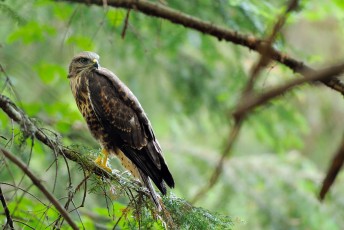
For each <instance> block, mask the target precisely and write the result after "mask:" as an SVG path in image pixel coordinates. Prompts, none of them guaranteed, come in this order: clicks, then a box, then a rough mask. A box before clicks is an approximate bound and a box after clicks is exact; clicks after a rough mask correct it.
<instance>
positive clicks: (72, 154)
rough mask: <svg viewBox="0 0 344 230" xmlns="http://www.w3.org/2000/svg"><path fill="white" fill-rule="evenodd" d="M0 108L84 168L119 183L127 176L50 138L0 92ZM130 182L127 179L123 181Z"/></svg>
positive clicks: (38, 137) (24, 129) (136, 189)
mask: <svg viewBox="0 0 344 230" xmlns="http://www.w3.org/2000/svg"><path fill="white" fill-rule="evenodd" d="M0 108H1V109H2V110H3V111H4V112H5V113H6V114H7V115H8V117H10V118H11V119H13V120H14V121H15V122H17V123H18V124H20V125H21V129H22V131H23V132H24V133H30V134H31V135H33V136H34V137H36V138H37V139H38V140H39V141H41V142H42V143H43V144H45V145H46V146H48V147H49V148H51V149H52V150H53V151H55V152H56V153H57V154H60V155H62V156H65V157H66V158H68V159H69V160H72V161H74V162H76V163H78V164H80V165H81V166H82V167H83V168H85V169H87V170H88V171H89V172H92V173H94V174H96V175H98V176H102V177H105V178H107V179H110V180H112V181H115V182H117V183H119V181H125V178H123V177H121V176H119V175H117V174H115V173H112V174H110V173H108V172H107V171H105V170H103V169H102V168H100V167H98V165H97V164H95V163H94V162H93V161H92V160H90V159H85V157H83V155H82V154H80V153H78V152H77V151H74V150H72V149H69V148H67V147H64V146H63V145H61V143H59V142H58V140H56V139H53V138H50V137H49V136H48V135H46V134H45V133H44V132H43V131H42V130H41V129H40V128H38V127H37V126H36V125H35V124H34V123H33V122H32V121H31V120H30V119H29V118H28V117H27V116H26V114H25V113H24V112H23V111H22V110H21V109H19V108H18V107H17V106H16V105H15V104H14V103H13V102H12V101H11V100H10V99H9V98H8V97H6V96H4V95H2V94H0ZM126 182H129V180H128V181H125V182H123V183H126ZM126 184H127V186H128V188H130V189H133V190H135V191H137V192H143V193H144V194H146V195H147V196H148V194H147V193H146V192H145V190H143V189H142V188H141V187H140V186H138V185H137V184H135V183H126Z"/></svg>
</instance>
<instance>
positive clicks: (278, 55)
mask: <svg viewBox="0 0 344 230" xmlns="http://www.w3.org/2000/svg"><path fill="white" fill-rule="evenodd" d="M55 1H56V2H62V1H67V2H78V3H83V4H94V5H99V6H103V1H102V0H55ZM107 4H108V5H109V6H112V7H118V8H125V9H132V10H136V11H139V12H141V13H143V14H146V15H149V16H152V17H157V18H163V19H166V20H168V21H170V22H172V23H175V24H178V25H183V26H184V27H186V28H191V29H194V30H197V31H199V32H201V33H203V34H207V35H210V36H213V37H215V38H217V39H219V40H225V41H228V42H232V43H234V44H237V45H241V46H244V47H246V48H249V49H251V50H254V51H256V52H258V53H260V54H263V51H264V47H266V46H265V44H266V41H264V40H261V39H259V38H256V37H254V36H252V35H246V34H242V33H239V32H237V31H233V30H230V29H227V28H224V27H221V26H217V25H214V24H213V23H211V22H207V21H203V20H201V19H199V18H196V17H193V16H190V15H188V14H185V13H182V12H180V11H177V10H174V9H171V8H169V7H167V6H164V5H161V4H158V3H153V2H150V1H147V0H140V1H137V0H108V1H107ZM269 53H270V58H271V59H272V60H275V61H277V62H279V63H281V64H283V65H285V66H287V67H288V68H290V69H291V70H293V71H294V72H296V73H300V74H303V73H304V72H309V71H312V70H313V69H312V68H311V67H309V66H307V65H306V64H304V63H303V62H301V61H299V60H297V59H294V58H292V57H290V56H288V55H286V54H283V53H282V52H280V51H278V50H276V49H275V48H271V49H270V50H269ZM321 82H322V83H323V84H325V85H326V86H328V87H330V88H331V89H333V90H336V91H338V92H339V93H341V94H343V95H344V84H343V83H342V82H341V81H340V80H339V79H337V78H332V79H331V80H327V81H325V80H324V81H321Z"/></svg>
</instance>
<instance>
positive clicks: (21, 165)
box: [0, 148, 79, 229]
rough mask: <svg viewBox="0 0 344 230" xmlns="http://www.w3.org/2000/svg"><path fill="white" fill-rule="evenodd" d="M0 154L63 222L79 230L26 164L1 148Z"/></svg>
mask: <svg viewBox="0 0 344 230" xmlns="http://www.w3.org/2000/svg"><path fill="white" fill-rule="evenodd" d="M0 150H1V152H2V153H3V154H4V156H5V157H6V158H7V159H9V160H10V161H12V163H14V164H15V165H17V166H18V167H19V168H20V169H21V170H23V172H24V173H25V175H27V176H28V177H29V178H30V179H31V181H32V183H33V184H35V185H36V186H37V188H38V189H39V190H41V192H42V193H43V194H44V195H45V196H46V197H47V199H48V200H49V201H50V202H51V203H52V204H53V205H54V206H55V208H56V209H57V210H58V211H59V213H60V214H61V215H62V216H63V218H65V220H66V221H67V222H68V224H69V225H70V226H71V227H72V228H73V229H79V228H78V226H77V225H76V224H75V223H74V221H73V220H72V218H71V217H70V216H69V214H68V212H67V211H66V209H64V207H62V205H61V204H60V203H59V202H58V200H57V199H56V198H55V197H54V196H53V195H52V194H51V193H50V192H49V191H48V190H47V189H46V188H45V187H44V186H43V185H42V183H41V181H40V180H39V179H38V178H37V177H36V176H35V175H34V174H33V173H32V172H31V170H30V169H29V168H28V167H27V165H26V164H24V163H23V162H22V161H21V160H20V159H18V158H17V157H16V156H14V155H13V154H12V153H10V152H8V151H7V150H6V149H3V148H1V149H0Z"/></svg>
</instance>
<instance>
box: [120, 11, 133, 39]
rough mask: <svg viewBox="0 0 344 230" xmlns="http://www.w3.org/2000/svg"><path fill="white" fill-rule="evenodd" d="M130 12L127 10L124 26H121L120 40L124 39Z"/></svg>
mask: <svg viewBox="0 0 344 230" xmlns="http://www.w3.org/2000/svg"><path fill="white" fill-rule="evenodd" d="M130 11H131V9H128V11H127V14H126V15H125V20H124V26H123V30H122V33H121V37H122V39H124V37H125V34H126V32H127V29H128V24H129V16H130Z"/></svg>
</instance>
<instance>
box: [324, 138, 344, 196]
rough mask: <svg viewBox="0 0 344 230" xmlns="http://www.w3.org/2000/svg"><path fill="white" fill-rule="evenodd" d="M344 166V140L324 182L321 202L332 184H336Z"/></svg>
mask: <svg viewBox="0 0 344 230" xmlns="http://www.w3.org/2000/svg"><path fill="white" fill-rule="evenodd" d="M343 164H344V139H343V140H342V143H341V144H340V147H339V149H338V150H337V153H336V155H335V156H334V157H333V160H332V163H331V165H330V167H329V169H328V170H327V174H326V177H325V179H324V181H323V185H322V187H321V190H320V193H319V198H320V200H323V199H324V198H325V196H326V194H327V192H328V191H329V189H330V188H331V186H332V184H333V183H334V181H335V179H336V178H337V175H338V173H339V171H340V169H341V168H342V166H343Z"/></svg>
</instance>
